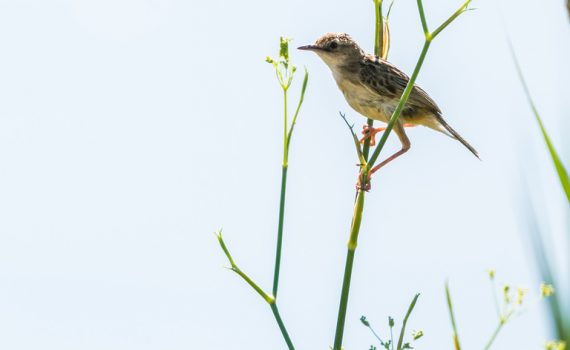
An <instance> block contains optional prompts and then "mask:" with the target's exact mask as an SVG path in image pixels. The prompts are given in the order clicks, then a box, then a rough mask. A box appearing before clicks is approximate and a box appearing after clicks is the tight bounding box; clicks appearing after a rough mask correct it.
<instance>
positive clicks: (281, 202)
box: [272, 162, 288, 298]
mask: <svg viewBox="0 0 570 350" xmlns="http://www.w3.org/2000/svg"><path fill="white" fill-rule="evenodd" d="M287 168H288V166H287V164H286V163H285V162H283V168H282V170H281V198H280V200H279V224H278V226H277V248H276V249H275V271H274V272H273V290H272V293H273V297H274V298H277V289H278V288H279V271H280V269H281V247H282V245H283V221H284V218H285V192H286V188H287Z"/></svg>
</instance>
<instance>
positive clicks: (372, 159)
mask: <svg viewBox="0 0 570 350" xmlns="http://www.w3.org/2000/svg"><path fill="white" fill-rule="evenodd" d="M470 2H471V0H467V1H466V2H465V3H463V5H462V6H461V7H460V8H459V9H458V10H457V11H455V13H453V14H452V15H451V16H450V17H449V18H448V19H447V20H446V21H445V22H444V23H443V24H442V25H440V26H439V27H438V28H437V29H436V31H435V32H434V33H430V32H429V30H428V28H427V21H426V19H425V14H424V9H423V3H422V0H417V5H418V11H419V13H420V19H421V20H422V27H423V28H424V34H425V36H426V38H425V42H424V46H423V49H422V51H421V53H420V57H419V58H418V62H417V63H416V67H415V68H414V71H413V73H412V76H411V77H410V80H409V81H408V84H407V85H406V88H405V89H404V92H403V93H402V96H401V97H400V102H399V103H398V106H397V107H396V109H395V110H394V113H392V116H391V117H390V121H389V122H388V125H387V126H386V130H385V131H384V133H383V134H382V138H381V139H380V142H378V146H376V149H375V150H374V153H373V154H372V156H371V157H370V159H369V162H368V167H369V168H371V167H372V166H374V163H375V162H376V160H377V159H378V156H379V155H380V152H381V151H382V149H383V148H384V145H385V144H386V141H387V140H388V136H390V133H391V132H392V129H393V128H394V125H395V124H396V122H397V121H398V118H400V114H401V113H402V110H403V109H404V106H405V104H406V102H407V101H408V98H409V97H410V94H411V93H412V89H413V88H414V84H415V82H416V78H417V77H418V74H419V72H420V70H421V68H422V65H423V63H424V59H425V57H426V54H427V52H428V50H429V47H430V44H431V42H432V41H433V39H434V38H435V37H436V36H437V35H438V34H439V33H440V32H441V31H442V30H443V29H445V28H446V27H447V26H448V25H449V24H450V23H451V22H453V21H454V20H455V19H456V18H457V17H458V16H459V15H460V14H461V13H463V12H464V11H465V9H466V8H467V6H468V5H469V3H470Z"/></svg>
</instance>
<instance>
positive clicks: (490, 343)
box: [483, 321, 505, 350]
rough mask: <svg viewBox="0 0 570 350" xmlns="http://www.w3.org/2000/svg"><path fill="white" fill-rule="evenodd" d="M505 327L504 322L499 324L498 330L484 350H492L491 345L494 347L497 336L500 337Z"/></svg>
mask: <svg viewBox="0 0 570 350" xmlns="http://www.w3.org/2000/svg"><path fill="white" fill-rule="evenodd" d="M504 325H505V323H504V322H502V321H501V322H499V324H498V325H497V328H495V331H494V332H493V334H492V335H491V338H490V339H489V341H488V342H487V345H485V347H484V348H483V350H489V349H490V348H491V345H493V342H494V341H495V339H496V338H497V335H499V332H500V331H501V329H502V328H503V326H504Z"/></svg>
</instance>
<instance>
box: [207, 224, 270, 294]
mask: <svg viewBox="0 0 570 350" xmlns="http://www.w3.org/2000/svg"><path fill="white" fill-rule="evenodd" d="M216 236H217V238H218V242H219V243H220V247H222V250H223V251H224V254H225V255H226V257H227V258H228V261H229V262H230V265H231V267H229V269H230V270H232V271H233V272H235V273H236V274H238V275H239V276H240V277H241V278H242V279H243V280H244V281H245V282H247V284H249V285H250V286H251V288H253V289H254V290H255V291H256V292H257V294H259V295H260V296H261V297H262V298H263V299H264V300H265V301H266V302H267V303H269V304H271V303H273V302H275V299H274V298H273V297H272V296H271V295H269V294H267V293H265V291H264V290H263V289H262V288H261V287H259V285H257V283H255V282H254V281H253V280H252V279H251V278H250V277H249V276H248V275H247V274H246V273H245V272H243V271H242V270H241V269H240V268H239V267H238V266H237V264H236V262H235V261H234V259H233V257H232V254H231V253H230V250H229V249H228V247H227V246H226V243H225V242H224V238H223V237H222V231H221V230H220V231H218V232H217V233H216Z"/></svg>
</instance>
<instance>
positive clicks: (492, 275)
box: [487, 269, 495, 280]
mask: <svg viewBox="0 0 570 350" xmlns="http://www.w3.org/2000/svg"><path fill="white" fill-rule="evenodd" d="M487 273H488V274H489V279H491V280H494V279H495V269H488V270H487Z"/></svg>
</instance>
